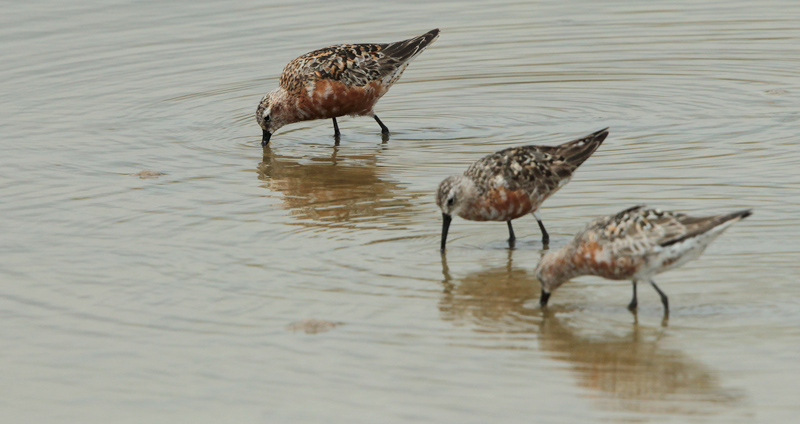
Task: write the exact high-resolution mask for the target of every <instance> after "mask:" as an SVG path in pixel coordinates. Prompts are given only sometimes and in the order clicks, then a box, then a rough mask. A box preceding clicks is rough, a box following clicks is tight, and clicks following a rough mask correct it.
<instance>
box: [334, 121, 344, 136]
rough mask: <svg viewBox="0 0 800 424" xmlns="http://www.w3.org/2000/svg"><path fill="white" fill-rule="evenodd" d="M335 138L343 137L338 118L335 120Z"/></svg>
mask: <svg viewBox="0 0 800 424" xmlns="http://www.w3.org/2000/svg"><path fill="white" fill-rule="evenodd" d="M333 136H334V137H335V138H339V137H341V136H342V133H340V132H339V124H338V123H337V122H336V118H333Z"/></svg>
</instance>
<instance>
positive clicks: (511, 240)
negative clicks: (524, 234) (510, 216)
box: [506, 221, 517, 249]
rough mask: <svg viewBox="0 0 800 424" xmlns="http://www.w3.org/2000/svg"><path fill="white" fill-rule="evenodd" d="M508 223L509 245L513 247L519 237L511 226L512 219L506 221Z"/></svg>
mask: <svg viewBox="0 0 800 424" xmlns="http://www.w3.org/2000/svg"><path fill="white" fill-rule="evenodd" d="M506 224H508V247H510V248H512V249H513V248H514V242H516V241H517V237H516V236H515V235H514V227H512V226H511V221H506Z"/></svg>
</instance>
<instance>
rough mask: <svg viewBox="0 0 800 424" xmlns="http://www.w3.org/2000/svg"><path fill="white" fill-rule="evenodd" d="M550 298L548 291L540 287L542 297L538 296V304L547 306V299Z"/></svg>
mask: <svg viewBox="0 0 800 424" xmlns="http://www.w3.org/2000/svg"><path fill="white" fill-rule="evenodd" d="M548 300H550V293H547V292H545V291H544V289H542V297H540V298H539V305H541V306H542V307H545V306H547V301H548Z"/></svg>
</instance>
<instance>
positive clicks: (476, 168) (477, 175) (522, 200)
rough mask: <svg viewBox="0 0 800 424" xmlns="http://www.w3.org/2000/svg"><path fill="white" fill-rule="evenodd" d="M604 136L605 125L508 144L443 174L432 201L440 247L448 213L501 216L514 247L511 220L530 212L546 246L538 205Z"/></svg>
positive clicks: (472, 217)
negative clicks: (541, 142) (548, 141)
mask: <svg viewBox="0 0 800 424" xmlns="http://www.w3.org/2000/svg"><path fill="white" fill-rule="evenodd" d="M606 137H608V128H604V129H602V130H600V131H596V132H594V133H592V134H589V135H587V136H585V137H582V138H579V139H576V140H573V141H570V142H567V143H564V144H561V145H558V146H520V147H511V148H508V149H504V150H501V151H499V152H496V153H493V154H490V155H488V156H485V157H484V158H482V159H480V160H478V161H477V162H475V163H473V164H472V165H471V166H470V167H469V168H468V169H467V170H466V171H465V172H464V173H463V174H461V175H453V176H450V177H447V178H446V179H445V180H444V181H442V182H441V183H440V184H439V189H438V190H437V193H436V205H437V206H439V209H440V210H441V211H442V239H441V251H442V252H444V251H445V246H446V243H447V233H448V231H449V228H450V222H451V221H452V217H453V215H458V216H460V217H461V218H464V219H467V220H471V221H505V222H506V224H507V226H508V233H509V239H508V243H509V246H510V247H514V243H515V240H516V236H515V235H514V228H513V227H512V225H511V220H513V219H517V218H519V217H522V216H525V215H527V214H529V213H532V214H533V216H534V218H536V221H537V223H538V224H539V229H540V230H541V232H542V244H543V245H545V246H546V245H548V243H549V242H550V236H549V235H548V233H547V230H546V229H545V228H544V224H543V223H542V220H541V218H540V217H539V214H538V209H539V207H540V206H541V204H542V203H543V202H544V201H545V200H546V199H547V198H548V197H550V196H551V195H553V194H554V193H555V192H557V191H558V190H559V189H561V187H563V186H564V185H566V184H567V183H568V182H569V181H570V179H571V178H572V175H573V174H574V172H575V170H576V169H577V168H578V167H579V166H580V165H581V164H582V163H583V162H584V161H586V159H588V158H589V157H590V156H591V155H592V154H593V153H594V152H595V151H596V150H597V148H598V147H600V145H601V144H602V143H603V141H604V140H605V139H606Z"/></svg>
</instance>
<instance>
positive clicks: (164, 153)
mask: <svg viewBox="0 0 800 424" xmlns="http://www.w3.org/2000/svg"><path fill="white" fill-rule="evenodd" d="M3 10H4V12H3V14H2V15H1V16H0V39H1V40H3V42H2V43H0V55H2V57H3V58H4V59H5V60H3V61H2V62H0V81H2V90H0V111H2V112H3V117H4V119H3V120H2V122H0V128H1V129H2V139H1V140H2V143H0V165H2V166H0V199H2V201H0V232H2V234H3V236H2V241H0V281H2V283H3V284H2V285H1V286H0V314H2V324H0V337H2V339H3V340H4V348H3V349H0V367H1V368H2V369H3V370H4V374H5V378H4V381H5V384H3V385H0V419H2V421H3V422H9V423H12V422H18V423H28V422H76V423H77V422H80V423H92V422H115V423H117V422H119V423H126V422H131V423H134V422H136V423H139V422H143V421H146V422H165V423H166V422H169V423H172V422H221V421H224V422H263V423H276V422H287V423H288V422H293V423H295V422H329V423H330V422H342V423H351V422H371V423H373V422H382V423H390V422H398V423H399V422H414V421H416V422H442V423H445V422H447V423H451V422H463V423H473V422H474V423H484V422H487V421H490V420H491V421H498V420H500V421H502V422H531V421H537V422H563V423H585V422H597V421H603V422H676V423H677V422H680V423H685V422H719V423H733V422H789V421H791V420H792V419H793V418H794V417H796V416H797V414H798V413H800V408H798V405H797V398H798V396H800V390H798V389H797V385H796V382H795V377H796V375H798V373H800V366H799V365H798V364H800V353H798V352H800V342H799V340H800V338H799V337H798V336H800V330H798V328H799V327H798V323H800V285H798V284H797V281H796V280H797V275H799V274H800V266H798V265H797V258H798V254H800V241H798V240H800V237H799V236H800V234H798V233H799V231H798V229H797V228H798V227H797V211H798V206H799V205H800V190H799V189H800V173H798V172H797V167H798V164H800V150H798V129H800V127H798V124H800V112H798V111H800V100H799V99H800V97H798V96H799V95H800V83H799V82H798V81H800V79H799V78H800V71H799V69H800V59H799V58H800V48H799V47H798V46H800V27H798V25H797V22H798V21H800V5H798V4H796V2H793V1H788V0H787V1H778V0H775V1H766V2H760V3H758V4H756V3H753V2H745V1H738V0H737V1H709V2H702V3H697V2H690V1H676V2H650V3H641V2H625V1H619V2H602V3H598V2H588V1H578V2H569V3H566V2H535V3H493V4H492V6H491V7H489V6H487V5H486V4H485V3H484V2H463V1H462V2H452V3H437V4H431V3H430V2H408V3H404V4H402V5H388V4H386V5H382V4H377V3H372V2H355V3H353V2H351V3H347V4H346V5H345V4H342V3H338V2H333V3H330V2H310V3H304V4H303V5H298V4H296V3H293V2H287V3H264V2H249V3H248V2H238V3H236V4H195V3H191V2H178V3H163V2H153V1H139V2H133V1H115V2H96V3H95V2H77V3H76V2H72V3H66V2H55V1H31V2H19V3H13V4H12V3H9V4H7V5H5V6H4V8H3ZM435 27H439V28H441V30H442V34H441V36H440V39H439V40H438V41H437V42H436V43H435V44H434V45H433V46H431V47H430V48H429V49H428V50H427V51H426V52H425V53H424V54H422V55H421V56H420V57H419V58H417V59H416V60H415V62H414V63H412V65H411V66H409V68H408V69H407V70H406V72H405V74H404V76H403V78H402V79H401V80H400V82H399V83H398V84H397V85H396V86H395V87H394V88H392V90H391V91H390V92H389V94H387V95H386V96H385V98H384V99H382V100H381V102H380V103H379V105H378V107H377V112H378V113H379V115H380V116H381V119H382V120H383V121H384V122H385V123H386V124H387V125H388V126H389V128H390V129H391V130H392V136H391V138H390V140H388V141H387V142H383V141H382V140H381V137H380V131H379V128H378V126H377V125H376V124H375V122H374V121H373V120H371V119H369V118H343V119H340V120H339V122H340V127H341V130H342V134H343V136H342V139H341V143H340V144H339V145H338V146H335V145H334V140H333V137H332V133H333V130H332V128H331V125H330V122H328V121H315V122H308V123H301V124H296V125H292V126H289V127H285V128H284V129H282V130H281V131H279V132H278V133H277V134H275V136H273V138H272V143H271V145H270V147H269V148H266V149H262V148H261V147H260V139H261V131H260V130H259V128H258V126H257V125H256V123H255V120H254V117H253V113H254V111H255V108H256V105H257V103H258V100H259V99H260V98H261V96H262V95H263V94H264V93H266V92H267V91H269V90H271V89H272V88H273V87H274V86H275V85H276V84H277V81H278V76H279V73H280V71H281V69H282V67H283V65H284V64H285V63H286V62H288V61H289V60H291V59H292V58H294V57H296V56H298V55H299V54H302V53H304V52H307V51H310V50H313V49H315V48H319V47H322V46H325V45H329V44H334V43H349V42H372V41H375V42H385V41H394V40H401V39H404V38H409V37H411V36H414V35H417V34H421V33H423V32H425V31H427V30H430V29H432V28H435ZM606 126H610V127H611V135H610V137H609V138H608V140H607V141H606V142H605V143H604V145H603V146H602V147H601V148H600V150H598V152H597V153H596V154H595V155H594V156H593V157H592V158H591V159H590V160H588V161H587V162H586V163H585V164H584V165H583V166H582V167H581V169H580V170H579V171H578V172H577V174H576V175H575V177H574V178H573V181H572V182H571V183H570V184H569V185H568V186H566V187H565V188H564V189H563V190H561V191H560V192H559V193H558V194H557V195H556V196H555V197H553V198H552V199H550V200H548V202H547V203H546V204H545V207H543V208H542V210H541V214H542V217H543V219H544V222H545V224H546V225H547V228H548V230H549V231H550V234H551V238H552V242H551V248H557V247H559V246H561V245H563V244H564V243H566V242H567V241H568V240H569V239H570V238H571V237H572V235H574V234H575V233H576V232H577V231H578V230H579V229H580V228H581V227H582V226H583V225H584V224H585V223H586V222H588V221H589V220H590V219H592V218H594V217H596V216H598V215H603V214H607V213H613V212H616V211H618V210H621V209H622V208H624V207H627V206H630V205H632V204H637V203H647V204H649V205H653V206H658V207H662V208H665V209H675V210H680V211H685V212H691V213H697V214H700V213H717V212H724V211H730V210H734V209H740V208H749V207H752V208H755V214H754V215H753V216H752V217H751V218H749V219H748V220H746V221H744V222H742V223H740V224H737V225H736V226H734V227H733V228H731V229H730V230H729V231H728V232H727V233H726V234H724V235H723V236H722V237H721V238H720V239H719V240H718V241H717V242H716V243H715V244H713V245H712V246H711V247H710V248H709V249H708V251H707V252H706V254H705V255H704V256H703V257H702V258H701V259H699V260H697V261H695V262H692V263H690V264H688V265H686V266H685V267H683V268H681V269H678V270H675V271H671V272H669V273H666V274H663V275H661V276H659V278H658V280H657V281H658V282H659V283H660V286H661V287H662V289H664V290H665V291H666V292H667V294H668V295H669V296H670V300H671V306H672V313H671V316H670V319H669V321H668V322H666V323H662V319H661V304H660V302H659V300H658V297H657V295H656V293H655V292H653V291H652V290H649V289H647V288H643V289H642V290H641V291H640V312H639V314H638V316H637V317H634V316H632V315H631V314H630V313H629V312H628V311H627V310H626V309H625V305H627V302H628V301H629V296H630V285H629V283H624V282H617V283H615V282H609V281H604V280H601V279H597V278H591V277H584V278H579V279H576V280H575V281H573V282H571V283H569V284H566V285H565V286H563V287H562V288H561V289H560V290H559V291H558V292H557V293H555V294H554V295H553V297H552V299H551V307H550V308H549V311H548V312H547V313H543V312H542V311H541V310H540V309H539V308H538V306H537V301H538V293H539V286H538V282H537V281H536V279H535V277H534V276H533V268H534V266H535V264H536V262H537V260H538V258H539V257H540V256H541V254H542V253H543V251H542V245H541V243H540V241H539V240H540V234H539V230H538V226H537V225H536V223H535V221H534V220H533V218H523V219H520V220H519V221H516V224H515V229H516V232H517V237H518V242H517V245H516V248H515V249H514V250H509V249H508V246H507V244H506V242H505V238H506V237H507V232H506V228H505V225H503V224H502V223H477V222H466V221H463V220H460V219H456V220H454V221H453V225H452V227H451V235H450V239H449V242H448V252H447V255H446V256H444V257H442V256H441V255H440V254H439V253H438V241H439V232H440V230H441V228H440V226H441V218H440V213H439V211H438V209H437V208H436V206H435V204H434V197H433V195H434V191H435V189H436V187H437V185H438V183H439V182H440V181H441V180H442V179H443V178H445V177H446V176H447V175H450V174H453V173H458V172H462V171H463V170H464V169H466V167H467V166H468V165H469V164H470V163H472V162H473V161H475V160H477V159H478V158H480V157H481V156H482V155H485V154H488V153H491V152H493V151H496V150H499V149H501V148H505V147H508V146H513V145H521V144H533V143H536V144H556V143H561V142H564V141H568V140H571V139H573V138H576V137H579V136H583V135H585V134H588V133H590V132H593V131H596V130H598V129H600V128H603V127H606ZM142 171H151V173H144V174H142V173H141V172H142ZM304 320H317V321H304ZM326 322H329V323H331V324H329V325H328V324H325V323H326ZM298 323H299V324H298ZM309 323H312V324H313V323H316V324H313V325H312V327H303V326H304V325H306V326H307V325H309ZM304 328H305V329H307V330H309V331H304Z"/></svg>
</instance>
